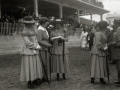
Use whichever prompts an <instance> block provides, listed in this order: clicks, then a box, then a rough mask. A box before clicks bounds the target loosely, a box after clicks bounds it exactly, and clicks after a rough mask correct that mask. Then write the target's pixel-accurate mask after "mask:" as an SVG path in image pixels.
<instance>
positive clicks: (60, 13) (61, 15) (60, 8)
mask: <svg viewBox="0 0 120 90" xmlns="http://www.w3.org/2000/svg"><path fill="white" fill-rule="evenodd" d="M62 7H63V6H62V5H61V4H60V5H59V18H60V19H61V18H63V8H62Z"/></svg>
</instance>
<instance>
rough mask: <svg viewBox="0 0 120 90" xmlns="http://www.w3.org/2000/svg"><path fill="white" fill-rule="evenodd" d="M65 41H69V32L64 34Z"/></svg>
mask: <svg viewBox="0 0 120 90" xmlns="http://www.w3.org/2000/svg"><path fill="white" fill-rule="evenodd" d="M64 38H65V42H68V34H67V32H66V33H65V34H64Z"/></svg>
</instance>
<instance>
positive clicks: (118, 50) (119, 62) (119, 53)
mask: <svg viewBox="0 0 120 90" xmlns="http://www.w3.org/2000/svg"><path fill="white" fill-rule="evenodd" d="M113 45H114V47H113V52H114V53H113V59H115V60H116V66H117V72H118V81H117V82H114V83H115V84H118V85H117V86H118V87H120V27H118V28H117V30H116V32H115V34H114V36H113Z"/></svg>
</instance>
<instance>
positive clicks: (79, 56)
mask: <svg viewBox="0 0 120 90" xmlns="http://www.w3.org/2000/svg"><path fill="white" fill-rule="evenodd" d="M69 51H70V53H69V58H70V69H71V73H69V74H67V80H62V79H61V80H60V81H59V82H58V81H56V74H52V82H51V85H50V86H49V85H48V83H42V85H41V86H38V87H36V88H35V90H120V87H116V85H115V84H113V81H116V80H117V71H116V66H115V65H110V71H111V75H110V83H108V84H106V85H102V84H101V83H100V82H99V80H96V81H95V84H91V83H90V74H89V71H90V54H89V50H82V49H80V48H79V47H74V48H69ZM20 65H21V56H20V55H19V54H14V55H1V56H0V90H29V89H28V88H27V87H26V83H23V82H20V81H19V78H20ZM105 80H106V82H107V78H106V79H105Z"/></svg>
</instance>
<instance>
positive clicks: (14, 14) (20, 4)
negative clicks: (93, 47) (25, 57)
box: [0, 0, 109, 54]
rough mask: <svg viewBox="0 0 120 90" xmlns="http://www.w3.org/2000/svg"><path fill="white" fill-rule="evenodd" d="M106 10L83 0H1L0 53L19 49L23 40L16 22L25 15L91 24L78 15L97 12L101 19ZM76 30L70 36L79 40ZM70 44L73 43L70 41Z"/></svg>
mask: <svg viewBox="0 0 120 90" xmlns="http://www.w3.org/2000/svg"><path fill="white" fill-rule="evenodd" d="M108 12H109V11H107V10H104V9H103V8H102V7H98V6H96V5H93V4H90V3H87V2H84V0H83V1H82V0H2V2H1V8H0V16H1V17H4V18H5V20H4V19H2V18H1V24H0V33H1V32H2V33H1V34H0V53H2V54H4V53H12V52H15V53H16V52H19V51H20V49H21V47H22V43H23V41H22V38H21V36H20V33H19V31H20V30H21V27H19V25H18V23H17V22H18V20H19V19H21V18H23V17H24V16H25V15H33V16H35V17H38V16H39V14H40V15H41V16H46V17H51V16H54V17H56V18H63V19H65V18H72V20H71V19H69V20H70V22H72V21H76V22H79V23H85V24H88V25H91V23H92V22H91V21H92V20H89V21H87V19H84V18H79V17H80V16H82V15H91V16H92V15H93V14H98V15H100V16H101V20H102V15H103V14H104V13H108ZM91 19H92V18H91ZM76 22H75V24H76ZM78 31H79V29H78V28H77V30H76V32H77V35H76V33H75V35H76V36H75V37H74V38H72V36H71V37H70V38H71V40H74V39H76V40H77V38H78V40H79V34H78V33H79V32H78ZM78 43H79V42H78ZM70 44H73V43H71V42H70ZM76 45H77V44H76Z"/></svg>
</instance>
